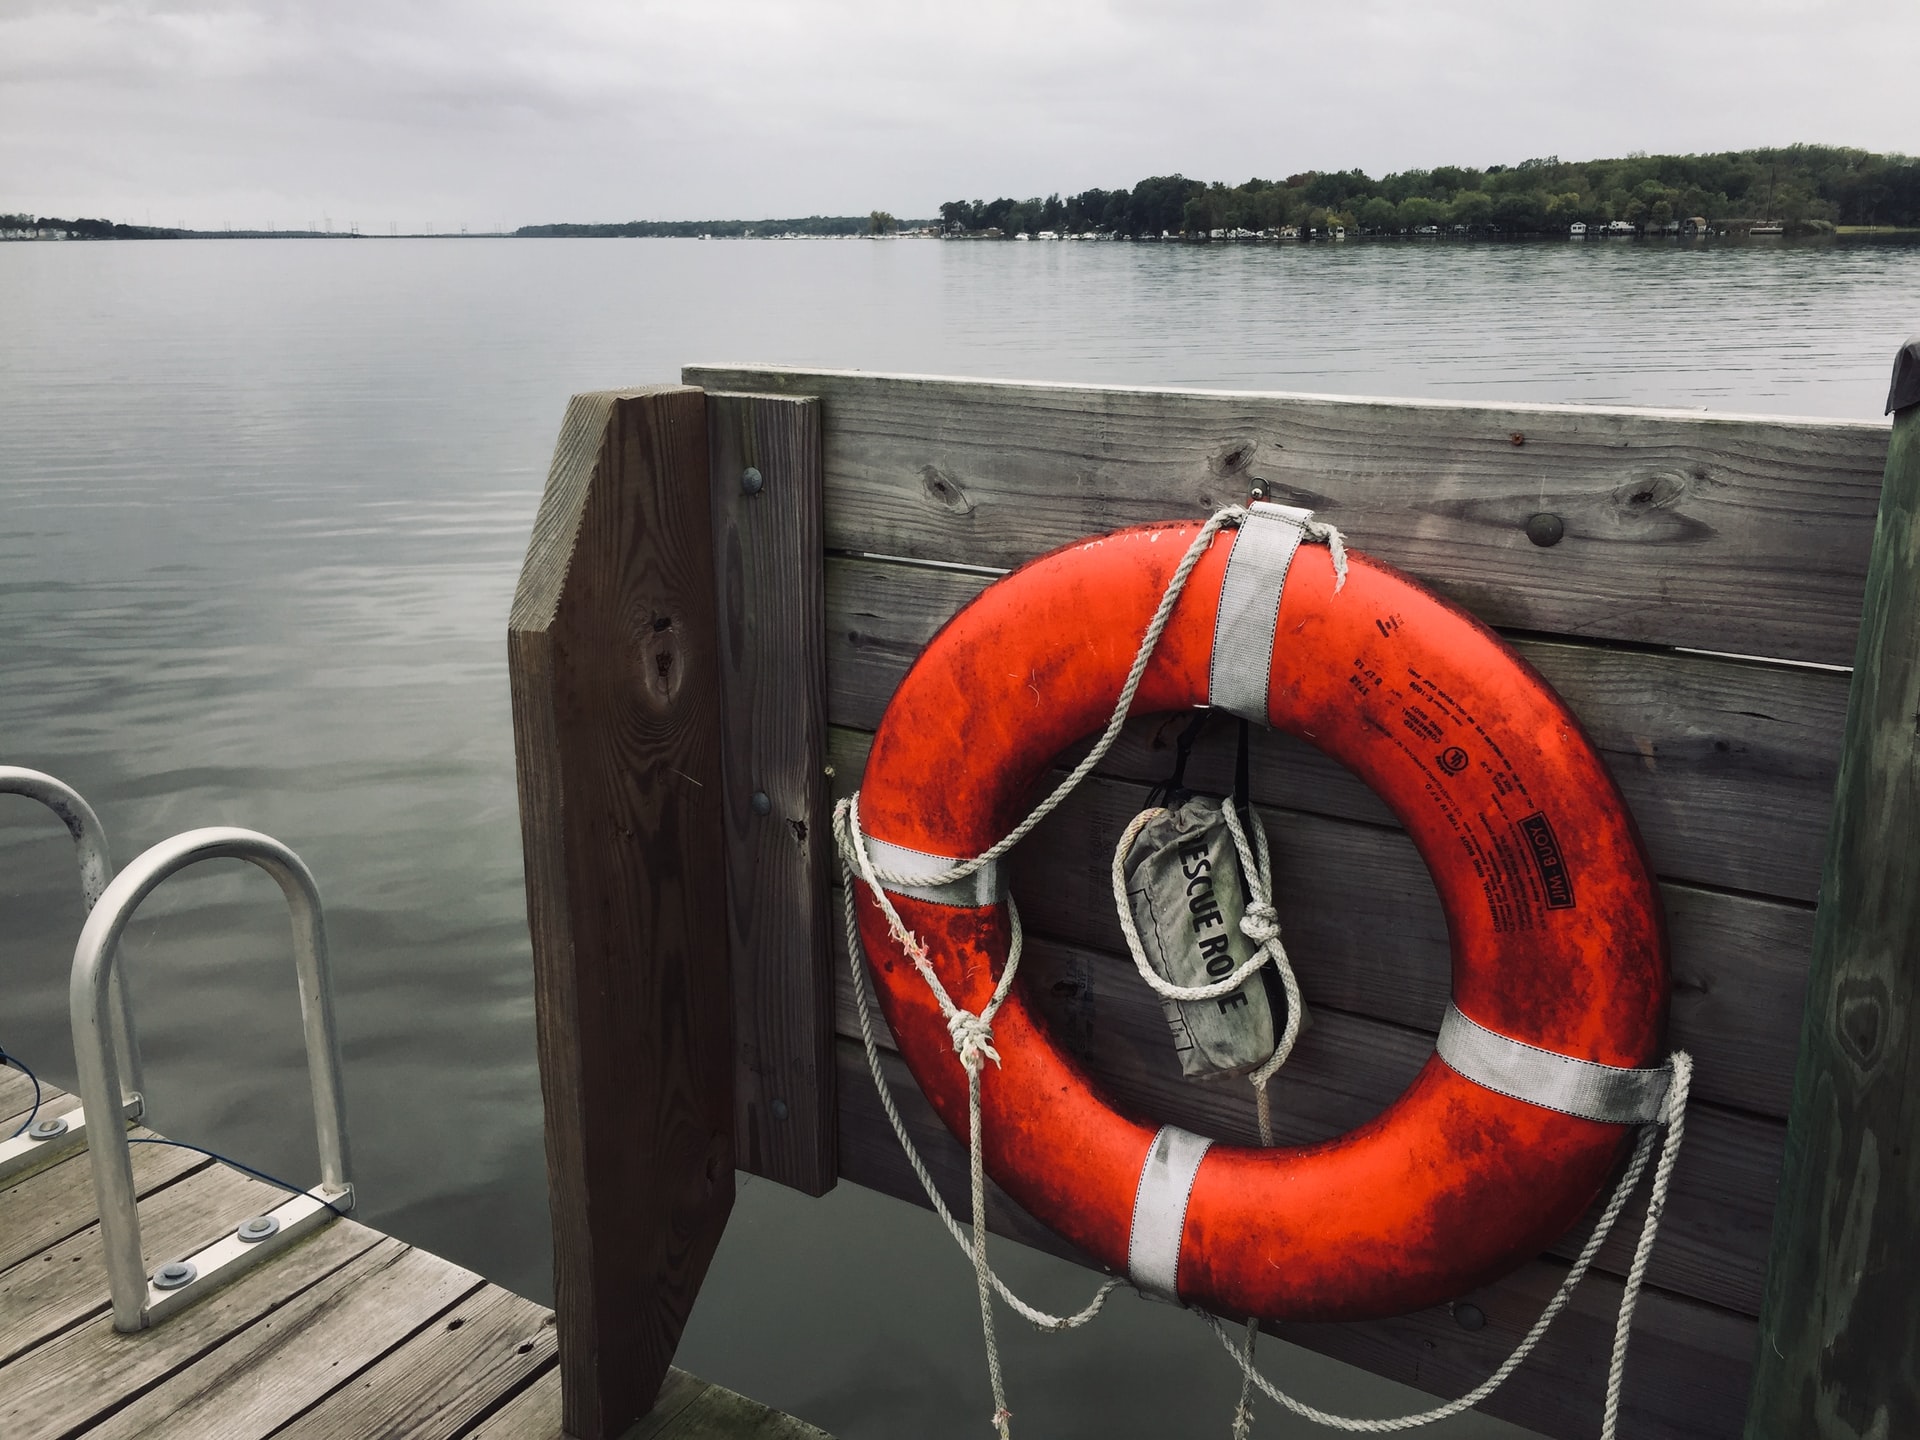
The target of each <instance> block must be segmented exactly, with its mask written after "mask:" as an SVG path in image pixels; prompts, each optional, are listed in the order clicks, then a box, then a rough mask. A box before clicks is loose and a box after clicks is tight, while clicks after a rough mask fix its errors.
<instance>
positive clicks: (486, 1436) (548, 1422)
mask: <svg viewBox="0 0 1920 1440" xmlns="http://www.w3.org/2000/svg"><path fill="white" fill-rule="evenodd" d="M684 1374H686V1372H685V1371H684V1370H673V1369H669V1370H668V1371H667V1378H666V1379H665V1380H664V1381H663V1382H661V1386H660V1394H661V1397H662V1398H664V1397H665V1396H666V1394H667V1392H668V1391H669V1390H670V1389H671V1388H672V1387H673V1384H674V1381H675V1378H676V1377H677V1376H680V1375H684ZM466 1440H564V1437H563V1435H562V1434H561V1430H560V1371H559V1370H558V1369H557V1368H556V1369H553V1370H549V1371H548V1372H547V1373H546V1374H544V1375H542V1376H541V1377H540V1378H539V1379H538V1380H536V1381H534V1382H533V1383H532V1384H531V1385H529V1386H528V1387H527V1388H526V1389H524V1390H522V1391H521V1392H520V1393H519V1394H518V1395H516V1396H514V1397H513V1399H511V1400H509V1401H508V1402H507V1403H506V1404H505V1405H502V1406H501V1407H500V1408H499V1409H498V1410H496V1411H494V1412H493V1414H491V1415H489V1416H488V1417H487V1418H486V1419H484V1420H482V1421H481V1422H480V1423H479V1424H478V1425H477V1426H475V1427H474V1428H473V1429H472V1430H469V1431H468V1432H467V1435H466Z"/></svg>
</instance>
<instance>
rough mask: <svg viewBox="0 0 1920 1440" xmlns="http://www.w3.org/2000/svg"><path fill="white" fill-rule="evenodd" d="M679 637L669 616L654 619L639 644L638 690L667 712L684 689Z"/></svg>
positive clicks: (683, 667)
mask: <svg viewBox="0 0 1920 1440" xmlns="http://www.w3.org/2000/svg"><path fill="white" fill-rule="evenodd" d="M686 683H687V667H686V664H685V661H684V657H682V655H681V653H680V633H679V631H678V630H677V629H676V628H675V626H674V623H673V619H672V617H671V616H664V615H663V616H658V617H656V618H655V619H654V621H653V623H652V624H651V625H650V626H649V627H648V629H647V633H646V635H645V637H644V638H643V639H642V640H641V642H640V689H641V692H642V693H643V694H644V695H645V696H646V697H647V699H648V701H649V702H651V703H652V704H653V705H654V707H655V708H657V709H660V710H667V709H671V708H672V706H673V703H674V702H675V701H676V700H678V699H679V698H680V692H681V691H682V690H683V689H684V688H685V687H686Z"/></svg>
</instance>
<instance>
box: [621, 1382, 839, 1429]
mask: <svg viewBox="0 0 1920 1440" xmlns="http://www.w3.org/2000/svg"><path fill="white" fill-rule="evenodd" d="M676 1374H677V1375H681V1376H684V1377H685V1379H686V1380H687V1381H689V1382H691V1383H688V1384H684V1385H682V1386H678V1387H676V1391H675V1394H674V1397H673V1398H674V1401H675V1403H674V1404H672V1405H671V1406H669V1405H666V1404H660V1405H656V1406H654V1409H653V1413H652V1414H651V1415H649V1416H647V1418H646V1419H644V1420H642V1421H641V1422H640V1423H639V1424H638V1425H636V1426H634V1427H633V1431H632V1433H631V1434H630V1435H628V1436H627V1437H626V1440H828V1436H827V1433H826V1431H824V1430H819V1429H816V1428H815V1427H814V1426H812V1425H809V1424H807V1423H806V1422H805V1421H804V1420H796V1419H795V1418H794V1417H793V1416H791V1415H784V1414H782V1413H781V1412H780V1411H778V1410H772V1409H769V1408H768V1407H767V1406H765V1405H762V1404H761V1403H760V1402H759V1401H757V1400H749V1399H747V1398H746V1397H745V1396H744V1395H736V1394H735V1393H734V1392H733V1391H731V1390H729V1389H727V1388H726V1387H725V1386H723V1385H713V1384H710V1383H708V1382H706V1381H704V1380H694V1379H693V1377H692V1376H688V1375H685V1372H684V1371H679V1372H676ZM667 1398H668V1397H667V1396H666V1395H665V1394H663V1395H662V1396H661V1399H662V1400H663V1401H664V1400H666V1399H667ZM682 1401H684V1403H681V1402H682Z"/></svg>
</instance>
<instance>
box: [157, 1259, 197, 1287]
mask: <svg viewBox="0 0 1920 1440" xmlns="http://www.w3.org/2000/svg"><path fill="white" fill-rule="evenodd" d="M199 1275H200V1271H199V1269H198V1268H197V1267H196V1266H195V1265H194V1263H193V1262H192V1261H191V1260H174V1261H172V1262H170V1263H168V1264H166V1265H162V1266H161V1267H160V1268H159V1269H158V1270H156V1271H154V1272H153V1288H154V1289H156V1290H178V1289H180V1288H181V1287H182V1286H185V1285H191V1284H192V1283H193V1282H194V1281H195V1280H196V1279H198V1278H199Z"/></svg>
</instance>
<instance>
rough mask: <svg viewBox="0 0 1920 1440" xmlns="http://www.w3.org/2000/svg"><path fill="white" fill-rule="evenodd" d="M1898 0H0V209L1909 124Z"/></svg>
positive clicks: (779, 181) (363, 218)
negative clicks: (105, 0)
mask: <svg viewBox="0 0 1920 1440" xmlns="http://www.w3.org/2000/svg"><path fill="white" fill-rule="evenodd" d="M1917 82H1920V3H1916V0H1316V3H1301V0H1185V3H1180V4H1171V3H1150V0H1024V3H1012V0H945V3H923V0H884V3H882V0H671V3H659V0H544V3H533V0H467V3H453V0H377V3H376V0H327V3H320V0H314V3H298V0H224V3H223V0H205V3H194V0H180V3H158V0H127V3H117V4H88V3H85V0H0V211H8V210H16V209H18V210H27V211H32V212H35V213H38V214H45V215H63V216H72V215H76V214H83V215H90V216H104V217H107V218H111V219H118V220H125V221H133V222H136V223H147V222H151V223H153V224H160V225H190V226H196V227H214V226H219V225H222V224H228V223H231V224H232V225H234V226H236V227H239V226H249V227H251V226H263V225H269V224H271V225H277V226H283V227H285V226H305V225H307V224H308V223H310V222H319V221H321V220H323V219H324V218H327V217H330V218H331V219H332V222H333V223H334V225H335V226H336V227H344V226H345V225H346V224H348V223H358V224H359V226H360V228H361V229H363V230H382V231H384V230H385V229H387V227H388V225H389V224H397V225H398V226H399V227H400V228H401V229H402V230H410V229H417V228H425V227H428V226H433V227H437V228H442V229H447V228H456V227H458V226H460V225H462V224H465V225H468V226H470V227H471V228H473V229H490V228H494V227H497V226H500V225H502V224H506V225H519V224H526V223H532V222H537V221H543V220H625V219H713V218H730V217H743V218H755V217H762V216H785V215H794V214H810V213H828V214H864V213H865V212H867V211H868V210H871V209H875V208H879V209H886V210H891V211H893V212H894V213H895V214H898V215H902V216H924V215H930V214H932V213H933V212H934V210H935V207H936V206H937V205H938V204H939V202H940V201H942V200H945V199H952V198H957V197H968V198H972V197H981V198H988V199H991V198H992V197H993V196H995V195H1000V194H1007V195H1014V196H1026V195H1032V194H1044V193H1046V192H1048V191H1052V190H1060V191H1063V192H1070V191H1075V190H1081V189H1085V188H1087V187H1088V186H1093V185H1099V186H1105V187H1112V186H1118V185H1123V184H1130V183H1131V182H1132V181H1134V180H1136V179H1138V178H1140V177H1142V176H1144V175H1149V174H1160V173H1168V172H1173V171H1179V172H1181V173H1183V174H1187V175H1192V176H1198V177H1200V178H1203V179H1210V180H1211V179H1222V180H1227V181H1229V182H1237V181H1240V180H1244V179H1246V178H1247V177H1248V176H1250V175H1263V176H1269V177H1281V176H1285V175H1287V174H1290V173H1293V172H1297V171H1302V170H1309V169H1345V168H1348V167H1351V166H1359V167H1361V168H1363V169H1365V170H1367V171H1368V172H1369V173H1372V174H1376V175H1377V174H1380V173H1382V172H1384V171H1388V170H1400V169H1406V168H1409V167H1417V166H1431V165H1439V164H1449V163H1455V164H1473V165H1487V164H1493V163H1501V162H1506V163H1512V162H1515V161H1519V160H1523V159H1526V158H1528V157H1529V156H1536V155H1548V154H1558V155H1560V156H1562V157H1563V158H1566V159H1574V158H1584V157H1593V156H1603V155H1617V154H1622V153H1624V152H1626V151H1629V150H1636V149H1639V150H1651V151H1656V152H1658V151H1693V150H1716V149H1738V148H1744V147H1747V146H1751V145H1766V144H1783V143H1790V142H1793V141H1797V140H1807V141H1820V142H1829V143H1836V144H1846V145H1858V146H1863V147H1866V148H1868V149H1875V150H1902V151H1906V152H1909V153H1911V152H1914V151H1920V88H1917Z"/></svg>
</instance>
